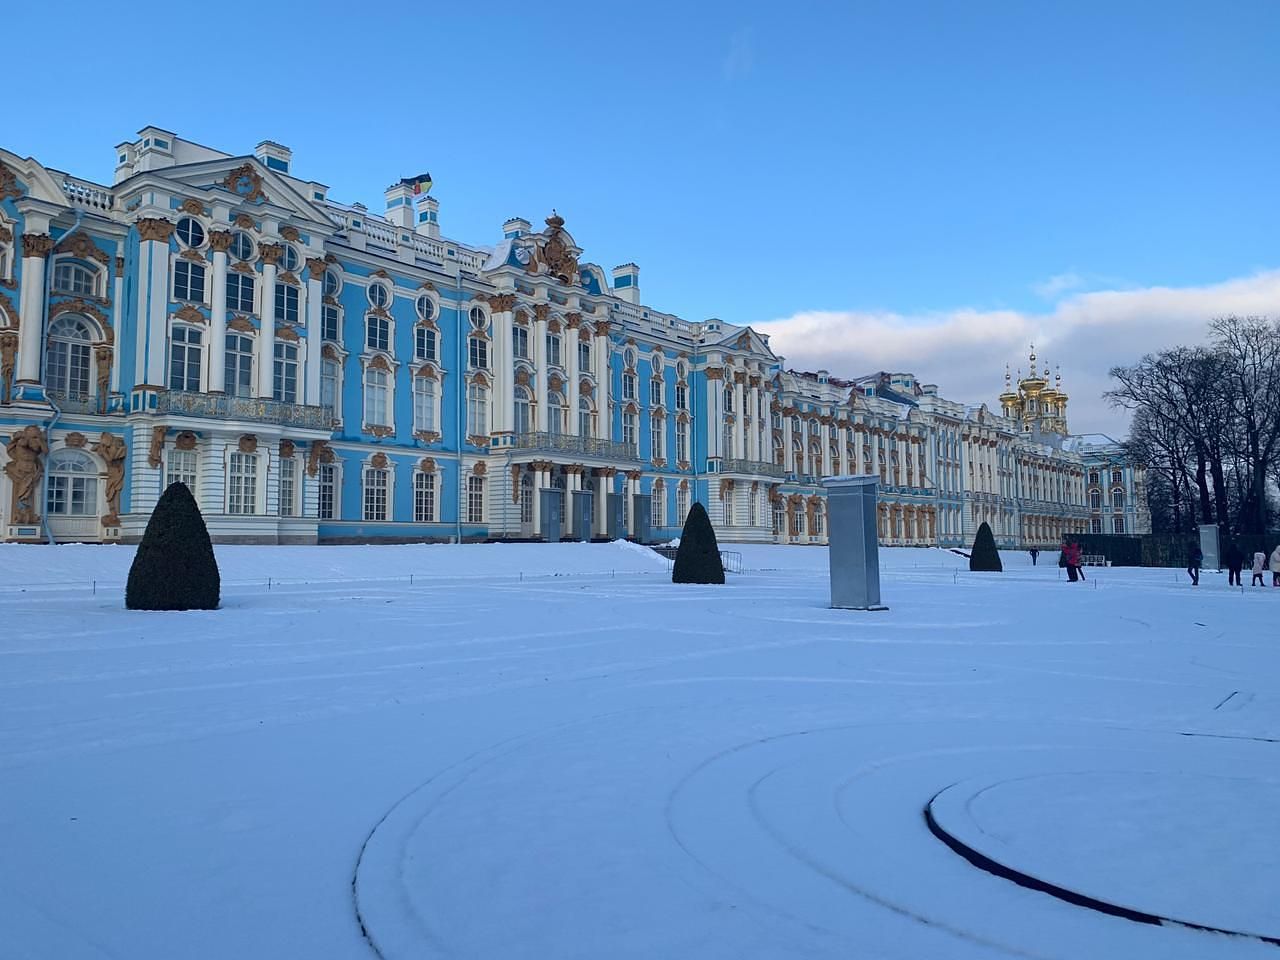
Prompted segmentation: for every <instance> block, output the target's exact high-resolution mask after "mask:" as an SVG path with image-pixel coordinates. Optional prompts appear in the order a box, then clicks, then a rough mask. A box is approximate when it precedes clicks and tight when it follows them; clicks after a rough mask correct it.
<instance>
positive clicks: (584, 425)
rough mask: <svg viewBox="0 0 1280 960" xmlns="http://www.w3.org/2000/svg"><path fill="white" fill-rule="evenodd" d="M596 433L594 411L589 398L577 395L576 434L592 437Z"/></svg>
mask: <svg viewBox="0 0 1280 960" xmlns="http://www.w3.org/2000/svg"><path fill="white" fill-rule="evenodd" d="M595 435H596V412H595V410H594V409H592V407H591V398H590V397H586V396H579V397H578V436H580V437H594V436H595Z"/></svg>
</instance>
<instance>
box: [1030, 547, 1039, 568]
mask: <svg viewBox="0 0 1280 960" xmlns="http://www.w3.org/2000/svg"><path fill="white" fill-rule="evenodd" d="M1039 556H1040V551H1039V550H1037V549H1036V548H1035V547H1032V548H1031V565H1032V566H1033V567H1034V566H1035V565H1036V558H1037V557H1039Z"/></svg>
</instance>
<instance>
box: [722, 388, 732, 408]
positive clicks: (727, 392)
mask: <svg viewBox="0 0 1280 960" xmlns="http://www.w3.org/2000/svg"><path fill="white" fill-rule="evenodd" d="M724 412H725V413H733V385H732V384H729V383H726V384H725V385H724Z"/></svg>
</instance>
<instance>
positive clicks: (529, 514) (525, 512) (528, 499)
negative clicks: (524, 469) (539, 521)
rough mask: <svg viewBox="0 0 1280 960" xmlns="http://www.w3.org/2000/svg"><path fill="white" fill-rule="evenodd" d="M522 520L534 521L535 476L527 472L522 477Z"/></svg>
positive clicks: (523, 521) (524, 522)
mask: <svg viewBox="0 0 1280 960" xmlns="http://www.w3.org/2000/svg"><path fill="white" fill-rule="evenodd" d="M520 522H521V523H523V524H530V523H533V478H532V477H531V476H529V474H527V473H526V474H525V475H524V476H522V477H521V478H520Z"/></svg>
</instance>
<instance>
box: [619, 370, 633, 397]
mask: <svg viewBox="0 0 1280 960" xmlns="http://www.w3.org/2000/svg"><path fill="white" fill-rule="evenodd" d="M635 398H636V375H635V374H634V373H624V374H623V375H622V399H623V400H634V399H635Z"/></svg>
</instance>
